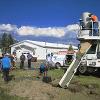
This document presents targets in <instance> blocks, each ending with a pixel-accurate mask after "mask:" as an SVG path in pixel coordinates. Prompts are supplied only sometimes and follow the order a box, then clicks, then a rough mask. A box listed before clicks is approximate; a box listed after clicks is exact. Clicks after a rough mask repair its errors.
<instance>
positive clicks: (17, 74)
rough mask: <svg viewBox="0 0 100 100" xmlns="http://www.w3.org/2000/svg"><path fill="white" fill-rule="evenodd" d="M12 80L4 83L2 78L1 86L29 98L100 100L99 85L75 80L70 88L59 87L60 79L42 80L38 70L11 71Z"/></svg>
mask: <svg viewBox="0 0 100 100" xmlns="http://www.w3.org/2000/svg"><path fill="white" fill-rule="evenodd" d="M10 73H11V74H10V75H14V76H12V80H11V81H10V82H9V83H8V84H6V85H5V84H4V82H3V80H2V78H0V87H1V88H4V89H7V90H8V91H9V92H8V93H9V95H13V96H19V97H25V98H27V100H100V93H98V92H97V91H96V89H97V88H98V86H96V85H93V84H90V85H87V86H83V85H81V84H80V83H79V82H78V81H73V82H72V83H71V84H70V86H69V88H68V89H63V88H60V87H57V84H58V82H59V79H54V80H53V81H52V82H51V83H44V82H42V76H41V77H37V76H38V71H37V70H24V71H23V70H22V71H20V70H15V71H12V72H10Z"/></svg>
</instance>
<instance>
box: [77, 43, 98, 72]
mask: <svg viewBox="0 0 100 100" xmlns="http://www.w3.org/2000/svg"><path fill="white" fill-rule="evenodd" d="M99 68H100V43H98V44H92V46H91V47H90V49H89V50H88V51H87V53H86V54H85V55H84V57H83V58H82V60H81V67H79V71H80V73H82V74H83V73H85V72H86V71H88V72H90V73H92V72H93V71H97V70H98V69H99Z"/></svg>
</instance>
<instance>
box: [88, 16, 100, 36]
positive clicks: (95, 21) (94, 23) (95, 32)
mask: <svg viewBox="0 0 100 100" xmlns="http://www.w3.org/2000/svg"><path fill="white" fill-rule="evenodd" d="M89 16H90V18H91V21H92V30H93V36H98V34H99V32H98V31H99V30H98V18H97V16H96V15H93V14H90V15H89Z"/></svg>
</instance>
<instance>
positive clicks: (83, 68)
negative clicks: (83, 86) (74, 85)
mask: <svg viewBox="0 0 100 100" xmlns="http://www.w3.org/2000/svg"><path fill="white" fill-rule="evenodd" d="M86 71H87V67H86V66H79V68H78V72H79V73H80V74H85V73H86Z"/></svg>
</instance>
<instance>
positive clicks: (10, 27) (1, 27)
mask: <svg viewBox="0 0 100 100" xmlns="http://www.w3.org/2000/svg"><path fill="white" fill-rule="evenodd" d="M16 30H17V27H16V25H11V24H1V25H0V31H4V32H5V31H6V32H13V31H16Z"/></svg>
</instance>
